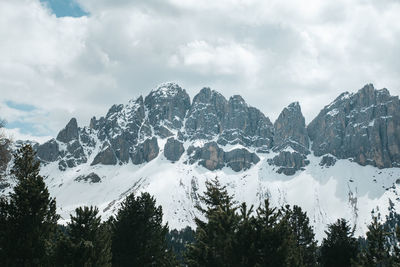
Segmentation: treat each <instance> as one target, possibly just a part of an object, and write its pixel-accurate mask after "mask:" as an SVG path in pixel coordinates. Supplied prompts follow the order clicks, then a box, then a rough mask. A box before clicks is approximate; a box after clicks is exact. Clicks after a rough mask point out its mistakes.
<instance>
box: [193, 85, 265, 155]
mask: <svg viewBox="0 0 400 267" xmlns="http://www.w3.org/2000/svg"><path fill="white" fill-rule="evenodd" d="M185 134H186V137H187V138H189V139H190V140H195V139H208V140H211V139H213V138H214V137H218V141H217V143H218V144H220V145H226V144H241V145H244V146H254V147H266V148H270V147H271V145H272V137H273V125H272V123H271V122H270V120H269V119H268V118H267V117H265V116H264V114H263V113H262V112H261V111H259V110H258V109H256V108H254V107H250V106H248V105H247V103H246V102H245V101H244V100H243V98H242V97H241V96H238V95H235V96H232V97H231V98H230V99H229V100H226V99H225V97H224V96H222V95H221V94H219V93H218V92H215V91H213V90H211V89H209V88H203V89H202V90H201V91H200V92H199V93H198V94H197V95H196V96H195V97H194V99H193V103H192V106H191V108H190V110H189V112H188V116H187V119H186V124H185Z"/></svg>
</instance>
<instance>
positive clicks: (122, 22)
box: [0, 0, 400, 140]
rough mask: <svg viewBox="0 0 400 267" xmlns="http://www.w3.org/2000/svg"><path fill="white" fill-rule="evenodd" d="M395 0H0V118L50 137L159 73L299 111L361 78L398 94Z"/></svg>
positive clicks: (17, 131)
mask: <svg viewBox="0 0 400 267" xmlns="http://www.w3.org/2000/svg"><path fill="white" fill-rule="evenodd" d="M399 14H400V0H379V1H373V0H334V1H328V0H321V1H316V0H307V1H306V0H304V1H295V0H291V1H282V0H273V1H267V0H258V1H255V0H218V1H216V0H142V1H141V0H136V1H135V0H76V1H71V0H64V1H62V0H42V1H39V0H12V1H5V0H3V1H0V92H1V95H0V117H2V118H4V119H6V120H7V121H8V124H7V128H10V129H12V130H10V133H13V134H14V138H15V139H18V138H33V139H37V140H45V139H47V138H48V137H49V136H51V137H54V136H55V135H56V134H57V132H58V131H59V130H60V129H61V128H63V127H64V126H65V124H66V123H67V122H68V121H69V119H70V118H71V117H76V118H77V119H78V124H79V125H80V126H85V125H88V123H89V119H90V118H91V117H92V116H97V117H99V116H102V115H105V114H106V112H107V110H108V108H109V107H110V106H111V105H112V104H119V103H127V102H128V100H129V99H132V98H136V97H137V96H139V95H140V94H143V95H146V94H148V93H149V91H150V90H151V89H153V88H154V87H156V86H157V85H158V84H160V83H162V82H165V81H175V82H177V83H178V84H180V85H181V86H182V87H183V88H185V89H186V90H187V91H188V93H189V94H190V96H191V97H193V96H194V95H195V94H196V93H197V92H198V91H199V90H200V89H201V88H202V87H211V88H212V89H215V90H217V91H219V92H221V93H222V94H223V95H225V96H226V97H229V96H231V95H233V94H240V95H242V96H243V98H244V99H245V100H246V101H247V102H248V103H249V104H250V105H252V106H255V107H257V108H259V109H260V110H261V111H263V112H264V113H265V114H266V115H267V116H269V117H270V118H271V120H272V121H273V120H275V119H276V117H277V115H278V114H279V112H280V111H281V110H282V108H283V107H285V106H287V105H288V104H290V103H291V102H293V101H299V102H300V104H301V107H302V110H303V113H304V116H305V117H306V121H307V122H310V121H311V120H312V118H313V117H314V116H315V115H316V114H317V113H318V112H319V110H320V109H321V108H322V107H323V106H325V105H326V104H328V103H329V102H331V101H332V100H333V99H334V98H335V97H336V96H337V95H339V94H340V93H341V92H343V91H353V92H354V91H356V90H358V89H359V88H361V87H362V86H363V85H364V84H366V83H373V84H374V85H375V87H376V88H383V87H386V88H388V89H389V90H390V92H391V93H392V94H393V95H399V94H400V19H399Z"/></svg>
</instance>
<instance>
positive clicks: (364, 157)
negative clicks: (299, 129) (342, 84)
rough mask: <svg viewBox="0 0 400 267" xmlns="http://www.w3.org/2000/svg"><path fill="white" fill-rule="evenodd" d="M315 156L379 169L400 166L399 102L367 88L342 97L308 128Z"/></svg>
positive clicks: (368, 86)
mask: <svg viewBox="0 0 400 267" xmlns="http://www.w3.org/2000/svg"><path fill="white" fill-rule="evenodd" d="M307 129H308V133H309V136H310V139H311V140H312V141H313V144H312V150H313V151H314V154H315V155H316V156H322V155H324V154H328V153H330V154H332V155H334V156H335V157H337V158H340V159H346V158H352V159H354V161H356V162H358V163H359V164H361V165H367V164H369V165H373V166H376V167H379V168H388V167H395V166H400V134H399V133H400V102H399V98H398V97H393V96H391V95H390V94H389V91H388V90H387V89H382V90H375V88H374V87H373V85H372V84H368V85H366V86H364V87H363V88H362V89H360V90H359V91H358V92H357V93H355V94H350V93H347V92H346V93H343V94H341V95H340V96H339V97H338V98H336V99H335V101H333V102H332V103H331V104H329V105H328V106H326V107H325V108H324V109H323V110H322V111H321V112H320V113H319V115H318V116H317V117H316V118H315V119H314V120H313V121H312V122H311V123H310V124H309V125H308V128H307Z"/></svg>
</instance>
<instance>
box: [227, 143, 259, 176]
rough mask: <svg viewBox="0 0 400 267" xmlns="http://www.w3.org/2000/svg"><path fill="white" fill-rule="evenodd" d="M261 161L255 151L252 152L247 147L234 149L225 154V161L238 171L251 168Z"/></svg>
mask: <svg viewBox="0 0 400 267" xmlns="http://www.w3.org/2000/svg"><path fill="white" fill-rule="evenodd" d="M259 161H260V158H259V157H258V156H257V155H256V154H255V153H251V152H249V151H248V150H247V149H245V148H237V149H233V150H231V151H229V152H225V154H224V162H225V163H226V164H227V166H228V167H231V168H232V170H234V171H236V172H239V171H242V170H247V169H250V167H251V166H252V165H253V164H257V163H258V162H259Z"/></svg>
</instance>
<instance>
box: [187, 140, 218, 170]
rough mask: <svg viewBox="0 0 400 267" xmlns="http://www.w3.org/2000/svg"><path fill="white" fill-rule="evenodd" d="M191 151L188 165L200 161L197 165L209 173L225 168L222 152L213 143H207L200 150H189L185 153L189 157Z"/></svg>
mask: <svg viewBox="0 0 400 267" xmlns="http://www.w3.org/2000/svg"><path fill="white" fill-rule="evenodd" d="M193 151H194V154H193V155H192V156H191V157H190V158H191V162H190V163H194V162H195V161H197V160H200V161H199V164H200V165H202V166H203V167H205V168H207V169H209V170H211V171H213V170H216V169H221V168H223V167H224V166H225V163H224V151H223V150H222V149H221V148H220V147H219V146H218V145H217V143H215V142H210V143H207V144H205V145H204V146H203V147H201V148H198V147H196V148H193V147H192V148H189V149H188V151H187V153H188V154H189V155H190V154H192V153H193Z"/></svg>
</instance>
